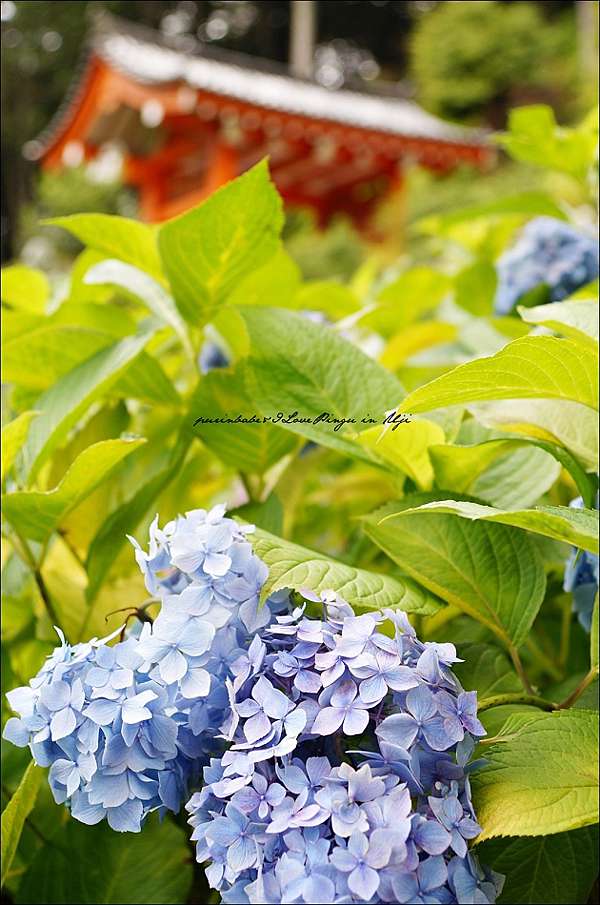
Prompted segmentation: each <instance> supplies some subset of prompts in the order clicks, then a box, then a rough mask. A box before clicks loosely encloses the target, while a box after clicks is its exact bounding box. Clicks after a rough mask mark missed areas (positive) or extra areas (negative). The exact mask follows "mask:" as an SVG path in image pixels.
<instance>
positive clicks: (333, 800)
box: [187, 590, 498, 903]
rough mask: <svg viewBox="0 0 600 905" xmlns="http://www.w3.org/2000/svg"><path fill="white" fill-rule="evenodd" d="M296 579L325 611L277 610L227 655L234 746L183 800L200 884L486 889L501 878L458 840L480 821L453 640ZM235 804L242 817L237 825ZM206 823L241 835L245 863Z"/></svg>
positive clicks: (250, 889) (428, 891)
mask: <svg viewBox="0 0 600 905" xmlns="http://www.w3.org/2000/svg"><path fill="white" fill-rule="evenodd" d="M302 593H303V595H305V597H306V599H307V600H308V601H310V603H311V604H317V605H320V606H321V607H322V610H323V613H322V617H321V618H320V619H319V618H309V617H308V616H307V615H306V613H305V611H304V608H302V607H300V608H297V609H296V610H293V611H291V612H290V611H289V610H288V611H287V612H283V613H279V614H277V615H276V617H275V619H274V621H273V622H272V623H271V624H270V625H269V626H267V627H265V628H263V629H262V630H261V631H260V635H259V636H256V637H255V638H254V640H253V641H252V644H251V645H250V646H249V648H248V651H247V654H243V655H241V656H240V657H239V658H238V660H237V662H236V663H234V665H233V672H234V673H235V677H234V678H233V679H232V680H229V682H228V691H229V705H230V707H229V712H228V713H227V714H225V717H224V720H223V725H222V734H223V736H224V737H225V738H226V740H227V741H228V742H229V743H230V746H231V747H230V749H229V751H228V752H227V753H226V754H224V755H223V756H222V757H221V758H218V759H213V760H212V761H211V763H210V766H209V767H207V768H206V769H205V771H204V780H205V785H204V788H203V790H202V792H200V793H198V794H196V795H194V796H193V797H192V798H191V799H190V801H189V802H188V805H187V810H188V812H189V814H190V824H191V826H192V827H193V833H192V839H193V840H194V841H195V842H196V846H197V858H198V861H200V862H208V864H209V866H208V868H207V877H208V880H209V883H210V884H211V885H212V886H214V887H216V888H217V889H218V890H219V892H220V895H221V897H222V899H223V901H230V902H248V903H255V902H256V903H279V902H282V901H290V902H299V903H303V902H304V903H311V902H331V903H344V902H349V903H352V902H366V901H368V902H370V903H376V902H434V903H435V902H440V903H441V902H458V901H462V899H459V898H458V895H459V894H460V895H462V890H463V889H464V890H467V889H468V890H469V892H468V895H473V896H476V898H473V901H480V902H483V903H485V902H494V901H495V898H496V889H497V888H498V884H497V882H496V880H495V879H494V878H493V877H492V875H488V874H485V873H484V872H483V871H482V870H481V868H479V866H478V865H477V862H476V861H475V859H474V857H473V856H472V854H471V853H470V852H469V850H468V842H469V841H470V840H471V839H473V838H475V837H476V836H477V835H478V833H479V832H480V828H479V826H478V825H477V823H476V821H475V819H474V815H473V809H472V805H471V801H470V786H469V780H468V771H469V769H470V764H469V763H468V761H469V757H470V755H471V753H472V751H473V748H474V741H473V739H474V737H477V736H479V735H483V734H484V729H483V727H482V725H481V723H480V722H479V721H478V719H477V716H476V697H475V696H474V695H473V693H467V692H464V691H463V689H462V688H461V686H460V684H459V682H458V680H457V679H456V677H455V676H454V675H453V673H452V670H451V666H452V664H453V663H454V662H456V661H457V657H456V650H455V648H454V647H453V645H446V644H434V643H429V644H422V643H421V642H420V641H419V640H418V639H417V637H416V635H415V632H414V630H413V629H412V627H411V626H410V623H409V622H408V620H407V618H406V616H405V614H399V613H391V612H388V613H385V614H379V613H373V614H371V613H369V614H365V615H363V616H355V615H354V613H353V612H352V609H351V608H350V607H349V606H348V604H347V603H346V602H345V601H343V600H342V599H341V598H339V597H338V596H337V595H336V594H334V593H333V592H328V593H326V594H323V595H321V596H320V597H319V596H318V595H315V594H313V593H312V592H308V591H306V590H303V592H302ZM385 617H391V618H392V620H393V622H394V625H395V637H394V638H390V637H389V635H387V634H384V633H383V632H381V631H380V625H381V623H382V622H383V620H384V618H385ZM357 736H360V739H361V746H362V747H361V749H360V750H353V749H352V747H351V744H352V742H353V741H354V739H355V738H356V737H357ZM232 806H233V807H234V808H235V809H236V811H237V812H238V814H240V815H243V816H244V818H245V822H243V824H242V823H241V817H236V818H235V821H234V823H235V827H233V828H232V826H231V813H230V811H229V809H230V808H231V807H232ZM224 820H226V823H224V822H223V821H224ZM215 823H217V825H218V827H224V826H226V834H230V835H228V836H227V838H228V839H229V838H230V837H231V834H233V833H234V831H235V832H236V833H238V834H239V832H243V833H244V834H245V836H244V839H245V840H248V839H250V837H251V843H250V842H249V841H244V843H243V848H244V854H245V857H244V860H243V864H244V866H243V867H240V866H239V865H237V864H236V865H232V862H231V859H230V858H229V856H228V854H227V849H226V845H225V844H224V838H221V836H219V833H220V832H221V831H220V830H218V831H217V833H216V834H215V832H214V831H213V830H212V829H211V827H212V826H213V825H214V824H215ZM237 838H238V836H236V839H237ZM241 844H242V843H240V845H241ZM252 846H253V848H252ZM463 862H465V864H466V867H465V870H464V871H460V870H459V869H458V865H459V864H462V863H463ZM450 864H453V865H454V866H453V867H452V880H450V876H451V874H450ZM488 878H489V879H488ZM457 890H460V893H457ZM472 890H475V892H472Z"/></svg>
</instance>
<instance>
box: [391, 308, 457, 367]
mask: <svg viewBox="0 0 600 905" xmlns="http://www.w3.org/2000/svg"><path fill="white" fill-rule="evenodd" d="M457 333H458V327H457V326H456V325H455V324H447V323H444V322H443V321H433V320H427V321H419V322H418V323H416V324H410V325H409V326H407V327H404V328H403V329H402V330H400V331H399V332H398V333H395V334H394V335H393V336H392V337H391V339H390V341H389V342H388V344H387V346H386V347H385V349H384V350H383V352H382V353H381V355H380V357H379V360H380V362H381V364H382V365H385V367H386V368H389V369H390V371H397V370H398V368H400V367H401V366H402V365H403V364H404V363H405V362H406V361H407V360H408V359H410V358H412V356H413V355H416V354H418V353H419V352H423V351H425V350H426V349H430V348H431V347H432V346H438V345H442V344H445V343H449V342H451V341H452V340H453V339H455V338H456V335H457Z"/></svg>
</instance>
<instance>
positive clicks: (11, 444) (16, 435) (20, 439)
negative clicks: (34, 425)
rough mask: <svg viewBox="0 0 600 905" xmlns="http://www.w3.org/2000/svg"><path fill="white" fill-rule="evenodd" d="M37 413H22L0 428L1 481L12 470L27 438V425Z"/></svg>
mask: <svg viewBox="0 0 600 905" xmlns="http://www.w3.org/2000/svg"><path fill="white" fill-rule="evenodd" d="M37 414H38V413H37V412H36V411H31V412H22V413H21V414H20V415H17V417H16V418H14V419H13V420H12V421H10V422H9V423H8V424H6V425H5V426H4V427H3V428H2V480H4V476H5V475H6V473H7V472H8V471H9V469H11V468H12V466H13V464H14V461H15V459H16V457H17V454H18V452H19V450H20V449H21V447H22V446H23V443H24V442H25V437H26V436H27V431H28V430H29V425H30V424H31V421H32V420H33V418H35V417H36V415H37Z"/></svg>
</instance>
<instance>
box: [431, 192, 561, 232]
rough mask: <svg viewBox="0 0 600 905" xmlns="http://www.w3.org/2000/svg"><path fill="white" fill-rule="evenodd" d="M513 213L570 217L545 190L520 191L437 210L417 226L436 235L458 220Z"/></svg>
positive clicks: (468, 220) (459, 221) (463, 220)
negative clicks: (451, 208) (436, 212)
mask: <svg viewBox="0 0 600 905" xmlns="http://www.w3.org/2000/svg"><path fill="white" fill-rule="evenodd" d="M513 214H523V215H526V216H528V217H533V216H545V217H556V218H557V219H558V220H565V219H566V217H565V214H564V212H563V210H562V209H561V208H560V207H559V206H558V205H557V204H556V202H555V201H553V200H552V198H551V197H550V196H549V195H545V194H544V193H543V192H521V193H520V194H518V195H509V196H507V197H505V198H500V199H498V200H495V201H484V202H482V203H481V204H471V205H469V206H468V207H460V208H458V210H451V211H447V212H444V213H443V214H434V215H433V216H428V217H425V218H423V219H422V220H419V222H418V224H417V226H418V227H419V229H420V230H421V231H422V232H426V233H433V234H434V235H435V234H436V233H440V232H444V231H445V230H446V229H448V227H451V226H454V225H455V224H458V223H471V222H473V221H474V220H479V219H482V218H485V219H487V218H489V217H494V218H495V217H503V216H507V215H508V216H510V215H513Z"/></svg>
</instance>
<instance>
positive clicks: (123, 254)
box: [43, 214, 162, 279]
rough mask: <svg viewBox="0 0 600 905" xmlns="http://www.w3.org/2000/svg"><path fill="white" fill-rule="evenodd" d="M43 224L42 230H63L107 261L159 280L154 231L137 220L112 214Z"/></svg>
mask: <svg viewBox="0 0 600 905" xmlns="http://www.w3.org/2000/svg"><path fill="white" fill-rule="evenodd" d="M43 222H44V225H46V226H58V227H60V228H61V229H66V230H67V232H70V233H71V235H73V236H75V237H76V238H77V239H79V241H80V242H83V244H84V245H87V246H88V247H89V248H92V249H94V250H96V251H99V252H102V253H103V254H104V255H105V256H106V257H107V258H117V259H118V260H119V261H125V263H126V264H132V265H133V266H134V267H139V268H140V270H143V271H145V272H146V273H149V274H151V275H152V276H154V277H158V278H159V279H160V278H161V275H162V268H161V264H160V258H159V255H158V249H157V246H156V233H155V230H154V229H153V228H152V227H150V226H147V225H146V224H145V223H140V222H139V220H130V219H128V218H127V217H117V216H115V215H113V214H73V215H72V216H70V217H54V218H52V219H51V220H44V221H43Z"/></svg>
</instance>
